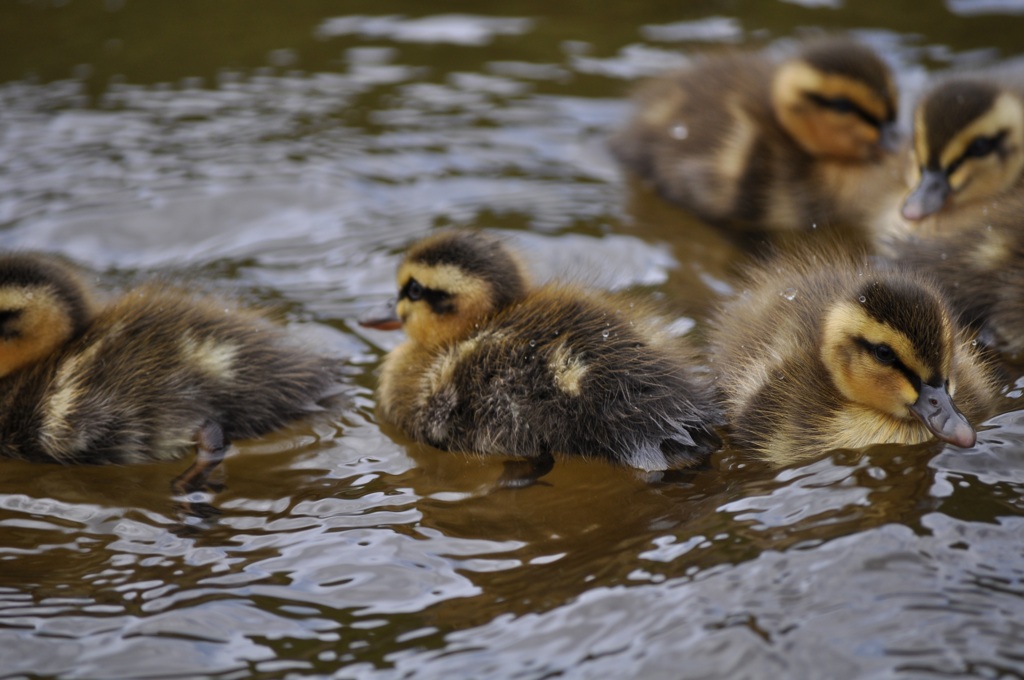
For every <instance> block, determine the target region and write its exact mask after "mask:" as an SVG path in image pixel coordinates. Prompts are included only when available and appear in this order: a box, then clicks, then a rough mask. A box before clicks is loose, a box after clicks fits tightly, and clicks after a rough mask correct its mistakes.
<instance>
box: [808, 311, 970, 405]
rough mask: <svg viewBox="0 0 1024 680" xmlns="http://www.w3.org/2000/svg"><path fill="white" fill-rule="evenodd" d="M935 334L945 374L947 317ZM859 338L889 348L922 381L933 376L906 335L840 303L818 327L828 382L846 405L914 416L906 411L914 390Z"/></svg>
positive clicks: (948, 338) (948, 340) (948, 352)
mask: <svg viewBox="0 0 1024 680" xmlns="http://www.w3.org/2000/svg"><path fill="white" fill-rule="evenodd" d="M937 332H939V333H941V334H942V337H943V347H944V348H946V351H945V352H944V355H943V357H942V367H941V370H942V371H943V374H944V375H945V376H948V375H949V374H950V368H951V364H952V351H951V347H952V326H951V324H949V322H948V320H947V319H944V320H943V326H942V327H941V328H939V329H937ZM858 338H863V339H864V340H866V341H867V342H869V343H871V344H872V345H880V344H886V345H888V346H889V347H890V348H892V350H893V352H895V354H896V357H897V359H898V360H899V361H900V363H902V364H903V366H905V367H906V368H907V369H908V370H910V371H911V372H913V373H914V374H916V375H917V376H918V377H919V378H921V380H928V379H929V378H931V377H932V376H931V369H930V368H929V367H928V366H926V365H925V364H924V363H923V362H922V361H921V359H920V357H918V356H917V353H916V352H915V351H914V346H913V343H911V342H910V340H909V338H907V336H906V335H904V334H903V333H901V332H900V331H898V330H896V329H894V328H892V327H891V326H888V325H886V324H883V323H880V322H878V321H876V320H875V319H873V318H871V316H869V315H868V314H867V312H865V311H864V309H862V308H861V307H860V306H858V305H855V304H852V303H840V304H837V305H834V306H833V307H832V308H831V309H830V310H829V311H828V313H827V314H826V316H825V319H824V323H823V327H822V348H821V359H822V361H823V363H824V364H825V366H826V367H827V368H828V370H829V373H830V375H831V376H832V381H833V383H834V384H835V385H836V387H837V388H838V389H839V391H840V393H841V394H842V395H843V396H844V397H845V398H846V399H847V400H849V401H851V402H854V403H857V404H862V405H865V406H870V407H872V408H874V409H877V410H879V411H882V412H884V413H886V414H889V415H891V416H894V417H897V418H903V419H911V418H913V417H914V416H913V415H912V414H911V413H910V412H909V411H908V407H909V406H911V405H912V404H914V403H915V402H916V401H917V399H918V396H919V395H918V392H917V390H916V389H915V388H914V386H913V385H912V384H911V383H910V381H909V380H908V379H907V376H906V375H904V373H903V372H902V371H900V370H899V369H897V368H895V367H894V366H887V365H885V364H882V363H881V362H879V361H878V360H877V359H876V358H875V357H874V356H873V354H872V353H871V352H869V351H868V350H867V349H866V348H864V347H863V346H861V345H860V344H859V343H858V341H857V339H858Z"/></svg>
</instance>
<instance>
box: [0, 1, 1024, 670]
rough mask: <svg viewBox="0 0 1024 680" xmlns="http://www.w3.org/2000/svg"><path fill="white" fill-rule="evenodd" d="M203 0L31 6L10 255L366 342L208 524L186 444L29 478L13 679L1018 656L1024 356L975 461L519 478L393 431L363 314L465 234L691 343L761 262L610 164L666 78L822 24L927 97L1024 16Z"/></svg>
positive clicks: (334, 345) (940, 8) (20, 528)
mask: <svg viewBox="0 0 1024 680" xmlns="http://www.w3.org/2000/svg"><path fill="white" fill-rule="evenodd" d="M641 5H645V6H641ZM171 7H172V6H171V5H168V4H166V3H156V2H143V1H141V0H140V1H138V2H121V1H119V0H106V1H105V2H84V1H82V0H74V1H71V2H20V3H15V2H10V3H7V4H5V5H3V6H2V7H0V45H2V47H0V55H2V57H3V58H2V59H0V245H3V246H5V247H17V248H30V247H31V248H41V249H45V250H50V251H57V252H61V253H63V254H65V255H68V256H70V257H72V258H74V259H75V260H77V261H78V262H80V263H82V264H83V265H84V266H85V267H87V268H88V269H90V270H92V271H93V272H94V273H95V275H96V278H97V280H98V281H99V282H100V284H101V285H102V286H103V287H105V288H108V289H110V290H115V289H117V288H118V287H120V286H123V285H125V284H127V283H130V282H132V281H135V280H138V279H140V278H145V277H146V276H148V275H150V274H153V273H154V272H156V273H160V274H161V275H164V276H169V277H172V278H175V279H178V280H180V281H185V282H188V283H189V284H190V285H193V286H196V287H198V288H202V289H207V290H213V291H217V292H220V293H223V294H228V295H238V296H241V297H243V298H245V299H248V300H251V301H253V302H263V303H267V304H271V305H274V306H275V307H276V308H278V309H280V310H282V312H283V314H284V315H285V317H286V319H287V320H288V322H289V323H290V324H292V325H293V327H294V329H295V330H296V332H298V333H303V334H311V335H315V336H316V337H317V338H318V340H319V341H320V342H321V343H322V344H323V345H324V346H325V347H328V348H329V349H330V350H331V351H334V352H336V353H337V354H338V355H339V356H344V357H347V361H348V363H349V365H350V366H351V367H352V376H351V385H350V390H351V399H350V401H349V402H348V403H347V405H346V406H345V407H344V408H343V409H342V410H341V411H340V412H339V413H335V414H331V415H327V416H324V417H322V418H319V419H317V420H314V421H312V422H307V423H302V424H299V425H296V426H295V427H294V428H291V429H289V430H287V431H285V432H282V433H278V434H276V435H274V436H271V437H268V438H266V439H264V440H260V441H257V442H249V443H245V444H243V445H242V446H240V447H239V450H237V451H235V452H234V453H233V454H232V455H230V457H229V458H228V460H227V461H226V464H225V466H224V467H225V472H226V486H225V489H224V490H223V491H222V492H220V493H218V494H217V495H216V496H215V497H214V498H212V503H213V505H214V506H215V507H216V509H217V511H218V513H219V514H215V515H214V516H211V517H199V516H195V515H190V514H189V513H187V512H183V510H182V508H181V507H180V506H179V505H177V504H175V502H174V501H173V500H172V499H171V497H170V495H169V493H168V492H167V487H168V483H169V482H170V480H171V479H172V478H173V477H174V476H175V475H176V474H177V473H178V472H180V471H181V470H182V469H184V467H186V466H187V465H188V462H187V461H181V462H178V463H166V464H154V465H145V466H136V467H124V468H61V467H56V466H44V465H28V464H24V463H19V462H6V461H5V462H3V463H2V465H0V468H2V474H0V677H27V676H34V677H60V678H129V677H131V678H134V677H196V676H216V677H225V678H236V677H238V678H240V677H267V678H269V677H314V676H337V677H367V678H377V677H380V678H391V677H417V678H428V677H429V678H433V677H489V678H503V677H509V678H510V677H518V678H544V677H556V676H564V677H650V678H657V677H666V678H681V677H686V678H698V677H734V678H742V677H815V676H817V677H820V676H822V675H828V676H830V677H864V676H871V677H894V676H905V677H915V678H916V677H939V676H942V677H948V676H957V677H963V676H972V677H1007V676H1020V675H1024V653H1022V651H1021V650H1022V649H1024V624H1022V623H1021V622H1022V621H1024V554H1022V552H1024V548H1022V547H1021V546H1024V501H1022V497H1024V494H1022V491H1024V472H1022V468H1024V465H1022V460H1024V419H1022V417H1021V415H1020V412H1019V411H1018V410H1017V409H1018V408H1019V398H1020V389H1021V388H1022V387H1024V384H1022V383H1024V379H1020V378H1018V376H1019V375H1020V370H1019V369H1011V371H1012V373H1011V380H1010V381H1009V383H1008V384H1009V385H1010V387H1011V388H1012V389H1011V391H1010V392H1009V394H1008V395H1007V397H1006V399H1005V401H1004V408H1003V413H1001V414H1000V415H998V416H997V417H995V418H993V419H992V420H990V421H989V422H988V423H987V424H986V425H985V427H984V428H983V431H982V432H981V433H980V436H979V445H978V446H977V447H976V448H975V449H973V450H971V451H961V450H957V449H951V448H945V449H943V448H940V447H920V448H912V449H900V448H886V447H881V448H878V449H876V450H872V451H870V452H868V453H867V454H864V455H854V454H849V453H838V454H835V455H833V456H827V457H825V458H823V459H821V460H818V461H814V462H811V463H808V464H805V465H803V466H799V467H796V468H790V469H785V470H781V471H773V470H769V469H765V468H762V467H760V466H759V465H757V464H756V463H755V462H753V461H752V460H751V459H750V458H748V457H746V456H744V455H743V453H742V452H736V451H724V452H722V453H720V454H718V455H717V456H716V457H715V459H714V461H713V466H712V469H711V470H710V471H706V472H702V473H700V474H696V475H692V476H690V477H687V478H683V479H676V480H672V481H671V482H664V483H655V484H651V483H648V482H646V481H643V480H640V479H638V478H637V477H636V476H634V475H633V474H631V473H629V472H626V471H623V470H618V469H613V468H611V467H608V466H605V465H603V464H601V463H584V462H580V461H560V462H559V463H558V464H557V465H556V467H555V469H554V471H553V472H552V473H551V474H550V475H549V476H548V477H546V478H545V483H544V484H542V485H537V486H533V487H530V488H527V489H523V490H515V491H501V492H492V491H491V486H492V484H493V482H494V480H495V479H497V477H498V476H499V475H500V473H501V461H500V460H486V459H478V458H466V457H462V456H453V455H443V454H441V453H439V452H437V451H433V450H430V449H427V448H425V447H420V446H417V445H415V444H412V443H410V442H408V441H406V440H405V439H404V438H402V437H401V436H400V435H399V434H398V433H396V432H393V431H391V430H389V429H387V428H385V430H384V431H383V432H382V431H381V429H380V428H379V427H378V424H377V422H376V417H375V415H374V400H373V387H374V385H375V381H376V378H375V371H376V369H377V367H378V365H379V362H380V359H381V357H382V356H383V354H384V353H385V352H386V351H387V350H388V349H389V348H391V347H393V346H394V345H395V343H396V342H397V341H398V337H396V336H395V335H389V334H384V333H379V332H375V331H369V330H363V329H360V328H359V327H357V326H356V325H355V323H354V322H353V319H354V318H355V317H356V316H358V314H359V313H360V312H361V311H363V310H365V309H367V308H369V307H371V306H373V305H375V304H378V303H379V302H381V301H382V300H383V299H384V298H386V297H387V296H388V295H390V294H391V293H392V287H393V272H394V266H395V262H396V257H397V255H398V253H400V252H401V249H402V248H403V246H404V245H406V244H407V243H408V242H409V241H410V240H412V239H414V238H415V237H416V236H418V235H421V234H423V233H425V232H426V231H427V230H429V229H431V228H435V227H439V226H446V225H457V226H468V227H481V228H489V229H496V230H500V231H501V232H502V233H505V234H507V235H509V236H510V237H511V238H512V239H513V240H514V241H515V242H516V244H517V245H519V246H520V247H521V248H522V249H524V250H525V251H526V252H527V254H528V257H529V259H530V261H531V262H533V263H534V264H535V266H536V269H537V273H538V275H539V276H546V275H550V274H552V273H556V272H557V273H569V274H570V275H576V276H579V277H582V278H584V279H585V280H587V281H589V282H591V283H593V284H594V285H600V286H605V287H609V288H633V289H636V290H638V291H641V292H644V291H646V292H648V293H650V294H651V295H652V296H655V297H658V298H659V299H661V300H662V301H663V302H664V303H665V304H666V305H668V306H669V308H670V309H672V310H673V312H674V313H675V314H677V316H678V318H677V319H676V320H675V322H674V323H673V328H677V329H679V332H686V331H688V330H690V328H691V327H692V326H693V325H694V319H696V318H699V315H700V313H701V312H702V311H705V310H706V309H707V308H708V307H709V306H710V305H713V304H714V303H715V301H716V300H718V299H720V296H722V295H724V294H727V293H729V292H731V290H732V288H731V284H730V278H729V270H730V263H732V262H734V261H735V258H736V253H735V252H734V251H733V250H732V248H731V246H730V245H729V244H728V243H726V242H724V241H723V240H722V239H721V238H720V237H719V236H718V235H717V234H716V233H715V232H714V231H712V230H709V229H707V228H705V227H702V226H701V225H699V224H696V223H694V222H693V221H692V220H688V219H687V218H686V217H684V216H681V215H680V214H679V213H678V212H676V211H675V210H673V209H671V208H670V207H668V206H666V205H664V204H662V203H660V202H658V201H657V200H655V199H653V198H651V197H650V196H648V195H646V194H644V193H643V192H642V191H637V190H635V187H631V186H629V185H628V184H627V183H626V182H624V181H623V179H622V178H621V177H620V175H619V173H618V171H617V169H616V167H615V165H614V164H613V163H612V162H611V160H610V159H609V158H608V157H607V155H606V153H605V151H604V147H603V140H604V138H605V136H606V135H607V133H608V131H609V130H610V129H611V128H613V127H614V126H615V125H616V124H617V123H618V122H619V121H620V120H621V119H622V117H623V116H624V115H625V113H626V110H627V109H626V107H625V105H624V103H623V96H624V94H625V92H626V91H627V90H628V88H629V86H630V84H631V83H632V82H633V81H634V80H635V79H636V78H638V77H640V76H641V75H643V74H645V73H650V72H652V71H657V70H660V69H662V68H664V67H666V66H669V65H673V64H679V63H684V62H685V60H686V55H687V54H690V53H692V52H693V51H694V50H697V49H703V48H706V47H708V46H715V45H719V44H738V45H743V44H758V45H760V44H766V43H772V42H774V41H777V40H783V39H786V38H789V37H793V36H796V35H800V34H802V32H803V31H805V30H806V29H808V28H809V27H821V28H825V29H828V30H836V29H851V30H854V31H856V33H857V35H859V36H860V37H861V38H863V39H865V40H867V41H869V42H871V43H872V44H874V45H876V46H877V47H879V48H881V49H883V50H884V51H885V54H886V56H887V58H889V59H890V60H891V61H892V63H893V64H894V65H895V66H896V67H897V68H898V69H899V74H900V80H901V82H902V84H903V85H904V87H905V88H906V89H908V90H913V89H914V88H917V87H920V85H921V83H922V82H923V79H924V76H925V74H926V73H927V72H928V71H930V70H936V69H941V68H945V67H947V66H950V65H959V64H967V65H983V64H986V63H989V62H991V61H993V60H995V59H998V58H1011V57H1016V56H1020V54H1021V52H1024V49H1022V48H1021V46H1020V41H1019V36H1020V35H1022V34H1024V5H1022V4H1021V3H1020V2H1014V1H1012V0H1010V1H1003V2H981V1H980V0H978V1H971V2H968V1H959V0H957V1H954V0H949V2H947V3H946V4H942V3H938V2H921V3H901V4H899V5H893V4H892V3H889V4H887V5H886V4H881V3H876V4H871V5H870V6H869V5H868V4H866V3H853V2H849V3H845V2H842V0H829V1H825V2H821V1H814V2H812V1H809V0H804V1H791V2H709V1H702V2H694V3H633V4H621V5H620V6H609V7H601V8H598V7H597V6H596V5H593V4H592V3H586V4H584V3H582V2H575V1H573V2H562V3H542V2H537V1H536V0H505V1H503V2H501V3H497V2H484V1H481V2H476V3H468V4H460V3H456V5H451V4H450V3H449V4H447V5H445V4H443V3H439V2H423V1H420V2H411V1H409V2H400V1H398V0H377V1H375V2H372V3H371V2H368V1H362V0H353V1H350V2H346V3H343V4H338V3H332V2H327V1H326V0H324V1H322V2H304V3H288V2H271V1H265V2H241V0H217V1H215V2H210V1H209V0H206V1H199V0H192V1H189V2H186V1H185V0H180V1H179V2H176V3H174V5H173V10H172V9H171ZM904 117H905V116H904ZM680 134H690V131H680ZM697 331H698V332H699V331H700V327H699V323H698V328H697Z"/></svg>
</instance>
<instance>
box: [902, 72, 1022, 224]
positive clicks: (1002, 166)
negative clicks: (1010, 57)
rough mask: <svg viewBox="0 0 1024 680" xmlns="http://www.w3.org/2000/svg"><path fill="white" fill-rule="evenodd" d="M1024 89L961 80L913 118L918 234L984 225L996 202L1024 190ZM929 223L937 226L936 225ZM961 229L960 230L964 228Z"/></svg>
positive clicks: (913, 208)
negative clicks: (979, 222) (974, 224)
mask: <svg viewBox="0 0 1024 680" xmlns="http://www.w3.org/2000/svg"><path fill="white" fill-rule="evenodd" d="M1022 95H1024V86H1021V87H1018V88H1011V87H1008V86H1004V85H1001V84H999V83H997V82H995V81H992V80H985V79H981V78H963V77H960V78H954V79H951V80H948V81H946V82H943V83H942V84H940V85H938V86H936V87H935V88H934V89H932V90H931V91H930V92H929V93H928V94H927V95H925V97H924V98H923V99H922V100H921V102H920V103H919V104H918V106H917V108H916V110H915V113H914V143H913V153H914V160H913V163H912V167H911V182H910V185H911V186H912V187H913V189H912V190H911V191H910V193H909V194H908V195H907V196H906V198H905V200H904V201H903V205H902V209H901V213H902V216H903V218H904V219H906V220H909V221H910V222H911V223H912V224H911V225H910V227H911V230H913V231H918V232H919V233H920V232H922V231H924V232H928V231H935V230H939V231H950V230H955V229H957V228H960V227H961V226H964V225H970V224H972V223H973V222H975V221H976V220H978V219H981V218H983V211H984V210H986V209H987V208H988V207H989V205H990V204H991V203H992V201H991V200H990V199H994V198H996V197H999V196H1005V195H1007V192H1015V193H1021V191H1022V189H1024V99H1022ZM929 218H930V219H929ZM958 225H959V226H958Z"/></svg>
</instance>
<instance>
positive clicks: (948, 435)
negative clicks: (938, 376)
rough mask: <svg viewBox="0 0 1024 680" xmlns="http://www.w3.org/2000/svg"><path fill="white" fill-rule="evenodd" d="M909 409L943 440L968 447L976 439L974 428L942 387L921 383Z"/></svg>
mask: <svg viewBox="0 0 1024 680" xmlns="http://www.w3.org/2000/svg"><path fill="white" fill-rule="evenodd" d="M910 411H911V413H913V414H914V415H915V416H917V417H918V418H920V419H921V422H922V423H924V426H925V427H927V428H928V429H929V430H931V431H932V434H934V435H935V436H936V437H938V438H939V439H941V440H942V441H944V442H949V443H950V444H953V445H954V446H959V447H962V448H965V449H969V448H970V447H972V446H974V442H975V441H976V440H977V435H976V434H975V433H974V428H973V427H971V424H970V423H969V422H967V418H964V414H962V413H960V411H959V410H958V409H957V407H956V405H955V404H954V403H953V399H952V398H951V397H950V396H949V392H947V391H946V390H945V388H943V387H932V386H931V385H927V384H922V385H921V392H920V394H919V395H918V397H917V402H915V403H914V405H913V406H911V407H910Z"/></svg>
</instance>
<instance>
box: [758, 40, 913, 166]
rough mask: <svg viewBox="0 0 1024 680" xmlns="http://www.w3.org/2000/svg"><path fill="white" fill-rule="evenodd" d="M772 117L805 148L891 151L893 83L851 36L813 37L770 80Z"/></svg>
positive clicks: (831, 152) (856, 157) (863, 156)
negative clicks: (847, 38)
mask: <svg viewBox="0 0 1024 680" xmlns="http://www.w3.org/2000/svg"><path fill="white" fill-rule="evenodd" d="M772 107H773V109H774V111H775V117H776V118H777V119H778V121H779V123H780V124H781V125H782V127H783V128H785V130H786V132H788V133H789V135H790V136H791V137H792V138H793V139H794V141H796V143H797V144H799V145H800V146H801V147H802V148H803V149H804V151H806V152H807V153H809V154H811V155H813V156H821V157H829V158H834V159H837V160H843V161H854V162H859V161H867V160H872V159H875V158H878V157H879V156H881V155H882V154H883V153H884V152H887V151H894V150H895V148H896V146H897V144H898V141H899V140H898V136H897V134H896V127H895V121H896V86H895V85H894V84H893V80H892V75H891V73H890V72H889V69H888V67H887V66H886V65H885V63H884V62H882V60H881V59H879V58H878V55H876V54H875V53H874V52H873V51H872V50H871V49H869V48H867V47H865V46H864V45H860V44H858V43H855V42H852V41H849V40H832V41H829V42H816V43H812V44H811V45H809V46H808V47H807V48H806V49H805V50H804V51H803V52H802V53H800V54H799V55H798V56H796V57H794V58H793V59H790V60H788V61H786V62H784V63H783V64H782V65H780V66H779V68H778V69H777V71H776V73H775V76H774V78H773V80H772Z"/></svg>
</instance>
